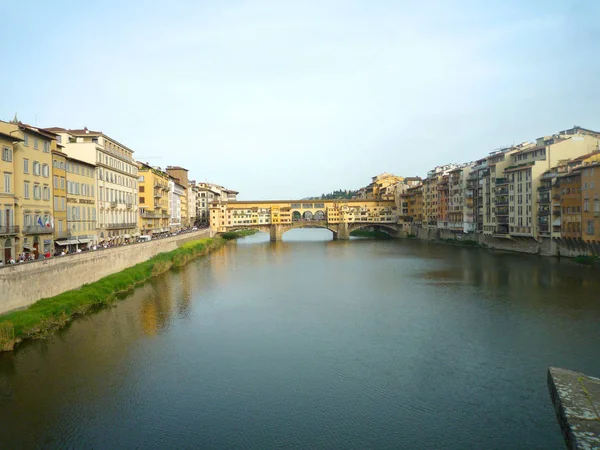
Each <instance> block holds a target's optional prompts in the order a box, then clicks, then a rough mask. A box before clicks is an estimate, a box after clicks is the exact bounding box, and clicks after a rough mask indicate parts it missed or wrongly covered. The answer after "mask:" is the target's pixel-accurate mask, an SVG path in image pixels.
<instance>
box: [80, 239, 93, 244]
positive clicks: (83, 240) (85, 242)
mask: <svg viewBox="0 0 600 450" xmlns="http://www.w3.org/2000/svg"><path fill="white" fill-rule="evenodd" d="M88 242H91V239H88V238H81V239H79V243H80V244H87V243H88Z"/></svg>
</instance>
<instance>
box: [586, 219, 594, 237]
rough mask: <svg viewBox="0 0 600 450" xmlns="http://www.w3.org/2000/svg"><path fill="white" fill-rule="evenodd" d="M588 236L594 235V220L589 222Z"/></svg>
mask: <svg viewBox="0 0 600 450" xmlns="http://www.w3.org/2000/svg"><path fill="white" fill-rule="evenodd" d="M587 234H594V221H593V220H588V221H587Z"/></svg>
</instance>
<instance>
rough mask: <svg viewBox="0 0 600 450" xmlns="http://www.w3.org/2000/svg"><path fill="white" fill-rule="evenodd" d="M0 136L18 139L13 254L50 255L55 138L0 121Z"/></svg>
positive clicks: (14, 154)
mask: <svg viewBox="0 0 600 450" xmlns="http://www.w3.org/2000/svg"><path fill="white" fill-rule="evenodd" d="M0 132H2V133H4V134H9V135H11V136H17V137H19V138H20V139H21V141H19V142H17V143H14V144H13V164H14V168H15V172H14V190H15V197H16V205H15V206H16V207H15V212H14V215H15V224H16V225H17V226H19V227H20V230H19V231H20V232H19V234H18V235H17V236H16V245H15V252H16V253H20V252H25V253H33V254H34V255H35V256H36V257H37V256H38V254H39V253H42V252H43V253H48V252H50V253H52V252H53V250H54V242H53V238H54V227H53V218H52V206H53V205H52V204H53V196H52V180H51V178H50V167H51V165H52V154H51V153H50V149H51V147H52V146H53V145H54V144H53V143H52V141H53V140H56V134H54V133H51V132H48V131H45V130H41V129H38V128H35V127H32V126H30V125H25V124H23V123H21V122H2V121H0Z"/></svg>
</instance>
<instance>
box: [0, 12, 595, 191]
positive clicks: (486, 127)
mask: <svg viewBox="0 0 600 450" xmlns="http://www.w3.org/2000/svg"><path fill="white" fill-rule="evenodd" d="M0 15H1V16H2V19H3V20H2V23H3V45H2V53H3V56H4V58H3V70H2V71H0V82H1V84H0V86H1V89H2V94H1V95H0V119H1V120H11V119H12V118H13V117H14V115H15V113H17V114H18V118H19V119H20V120H21V121H23V122H25V123H30V124H33V125H37V126H39V127H52V126H60V127H64V128H82V127H88V128H89V129H92V130H99V131H103V132H104V133H105V134H107V135H108V136H110V137H112V138H114V139H116V140H118V141H119V142H121V143H122V144H124V145H126V146H128V147H129V148H131V149H133V150H134V151H135V154H134V156H135V157H136V159H138V160H140V161H143V162H149V163H150V164H152V165H156V166H161V167H166V166H167V165H179V166H183V167H185V168H187V169H189V171H190V172H189V174H190V178H191V179H195V180H197V181H210V182H214V183H217V184H221V185H224V186H226V187H228V188H232V189H236V190H238V191H240V194H239V197H238V198H240V199H243V200H252V199H257V200H258V199H295V198H304V197H307V196H314V195H320V194H321V193H324V192H331V191H333V190H335V189H340V188H341V189H357V188H360V187H362V186H364V185H366V184H368V183H369V181H370V177H372V176H374V175H377V174H379V173H381V172H391V173H394V174H397V175H403V176H424V175H425V174H426V172H427V171H428V170H430V169H432V168H433V167H435V166H436V165H442V164H447V163H451V162H455V163H460V162H467V161H472V160H475V159H478V158H480V157H483V156H485V155H486V154H487V153H488V152H490V151H493V150H495V149H497V148H499V147H503V146H507V145H510V144H516V143H520V142H523V141H529V140H534V139H535V138H537V137H539V136H543V135H548V134H552V133H554V132H556V131H559V130H563V129H566V128H569V127H571V126H573V125H580V126H583V127H585V128H591V129H595V130H598V129H600V58H599V57H598V55H599V50H600V2H599V1H596V0H589V1H568V0H564V1H553V0H544V1H533V0H519V1H514V0H504V1H495V0H488V1H479V0H473V1H466V0H465V1H460V0H458V1H442V0H437V1H433V0H432V1H430V0H419V1H416V0H415V1H402V0H391V1H385V0H379V1H373V0H365V1H353V0H343V1H337V0H332V1H328V0H318V1H311V0H306V1H303V0H298V1H294V2H292V1H281V0H278V1H275V0H274V1H265V0H256V1H252V0H249V1H235V0H234V1H226V0H223V1H211V2H207V1H200V0H198V1H191V0H190V1H179V0H171V1H168V2H167V1H154V0H143V1H142V0H129V1H125V2H124V1H115V0H104V1H102V2H81V1H68V0H53V1H51V0H43V1H42V0H40V1H29V0H2V5H1V6H0Z"/></svg>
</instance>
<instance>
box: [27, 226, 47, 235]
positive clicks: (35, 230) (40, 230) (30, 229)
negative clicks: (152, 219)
mask: <svg viewBox="0 0 600 450" xmlns="http://www.w3.org/2000/svg"><path fill="white" fill-rule="evenodd" d="M49 233H54V227H50V226H48V227H44V226H42V225H29V226H26V227H23V234H49Z"/></svg>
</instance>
